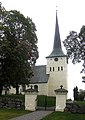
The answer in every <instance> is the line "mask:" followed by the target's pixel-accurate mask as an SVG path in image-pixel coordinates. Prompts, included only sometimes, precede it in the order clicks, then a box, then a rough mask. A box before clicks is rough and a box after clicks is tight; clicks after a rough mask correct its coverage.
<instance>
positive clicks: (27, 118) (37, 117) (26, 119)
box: [10, 111, 53, 120]
mask: <svg viewBox="0 0 85 120" xmlns="http://www.w3.org/2000/svg"><path fill="white" fill-rule="evenodd" d="M52 112H53V111H35V112H32V113H29V114H26V115H23V116H20V117H16V118H13V119H10V120H41V119H42V118H43V117H45V116H47V115H49V114H51V113H52Z"/></svg>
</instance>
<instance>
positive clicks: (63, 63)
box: [46, 11, 67, 96]
mask: <svg viewBox="0 0 85 120" xmlns="http://www.w3.org/2000/svg"><path fill="white" fill-rule="evenodd" d="M46 58H47V66H46V74H48V76H49V78H48V95H49V96H55V92H54V90H56V89H59V88H60V86H61V85H62V86H63V88H64V89H67V57H66V55H65V54H64V53H63V51H62V47H61V39H60V34H59V26H58V18H57V11H56V26H55V36H54V45H53V51H52V53H51V54H50V55H49V56H47V57H46Z"/></svg>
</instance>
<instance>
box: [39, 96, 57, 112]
mask: <svg viewBox="0 0 85 120" xmlns="http://www.w3.org/2000/svg"><path fill="white" fill-rule="evenodd" d="M55 102H56V98H55V97H51V96H46V95H39V96H38V98H37V109H38V110H55Z"/></svg>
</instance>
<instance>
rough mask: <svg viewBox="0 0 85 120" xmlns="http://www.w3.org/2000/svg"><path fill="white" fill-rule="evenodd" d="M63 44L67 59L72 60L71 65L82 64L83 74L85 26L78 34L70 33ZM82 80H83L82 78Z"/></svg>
mask: <svg viewBox="0 0 85 120" xmlns="http://www.w3.org/2000/svg"><path fill="white" fill-rule="evenodd" d="M63 44H64V46H65V48H66V51H67V56H68V59H69V58H71V59H72V63H73V64H76V63H80V62H81V63H82V67H83V68H82V70H81V73H85V26H83V27H82V28H81V30H80V32H79V33H77V32H75V31H71V32H70V33H69V35H68V36H67V37H66V39H65V40H64V41H63ZM82 78H85V77H84V76H83V77H82Z"/></svg>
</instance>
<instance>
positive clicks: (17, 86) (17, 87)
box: [16, 84, 19, 95]
mask: <svg viewBox="0 0 85 120" xmlns="http://www.w3.org/2000/svg"><path fill="white" fill-rule="evenodd" d="M18 94H19V85H18V84H16V95H18Z"/></svg>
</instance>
